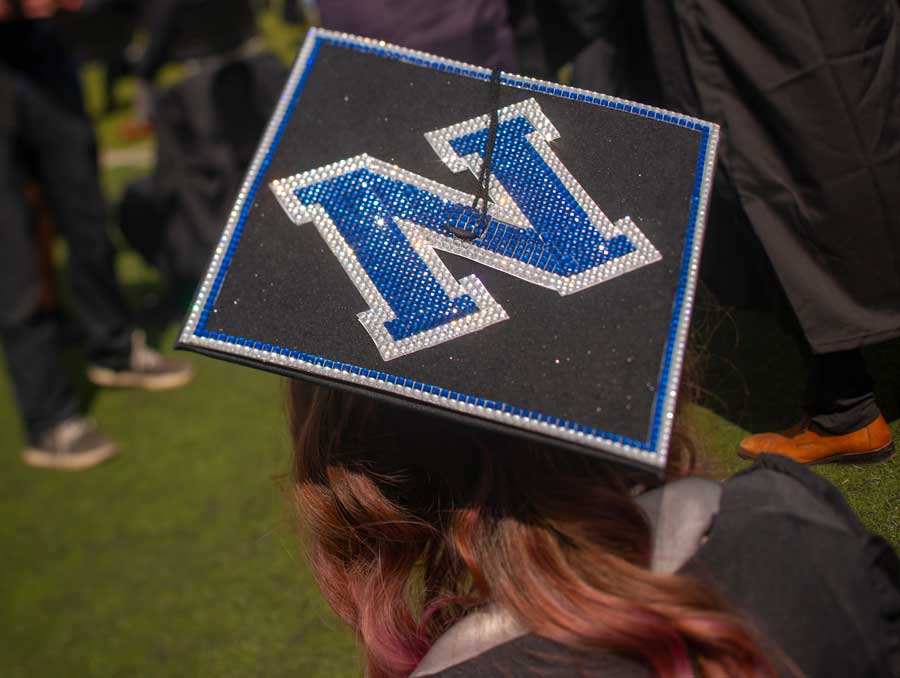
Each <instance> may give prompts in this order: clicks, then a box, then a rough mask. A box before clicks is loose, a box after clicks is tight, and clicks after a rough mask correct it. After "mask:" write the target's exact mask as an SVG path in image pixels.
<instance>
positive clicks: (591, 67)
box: [556, 0, 900, 464]
mask: <svg viewBox="0 0 900 678" xmlns="http://www.w3.org/2000/svg"><path fill="white" fill-rule="evenodd" d="M556 4H557V5H558V8H559V9H560V10H565V12H564V16H565V19H566V21H568V22H569V23H571V24H572V25H573V26H576V27H577V31H575V34H576V35H578V36H580V38H581V39H582V40H587V41H589V44H588V46H587V47H585V48H583V49H582V51H580V52H579V53H578V54H577V55H576V56H575V57H574V65H575V68H574V74H573V76H574V77H573V79H574V82H573V84H575V85H576V86H579V87H586V88H588V89H596V90H598V91H603V92H606V93H608V94H612V95H614V96H621V97H626V98H635V99H638V100H640V101H644V102H649V103H654V104H657V103H658V104H660V105H664V106H666V107H668V108H672V109H674V110H678V111H684V112H686V113H689V114H690V115H695V116H698V117H701V118H705V119H708V120H714V121H715V122H717V123H719V124H720V125H722V129H723V134H722V142H721V147H720V153H719V171H718V173H717V178H716V199H715V200H714V201H713V205H712V213H711V216H710V227H709V230H708V233H707V237H706V247H707V251H709V252H715V255H714V256H709V257H705V258H704V268H703V272H702V275H703V278H704V280H705V281H706V282H707V284H708V285H709V286H710V288H711V289H712V290H713V292H714V293H716V295H717V296H718V297H719V298H720V299H721V300H722V301H723V302H724V303H729V304H732V305H735V306H744V307H748V306H749V307H756V306H762V307H769V308H773V307H774V308H775V309H777V310H779V311H780V310H781V309H783V308H784V309H785V310H786V314H784V315H786V318H785V319H786V320H787V324H788V326H789V327H790V329H791V330H792V331H793V333H794V334H795V335H799V336H800V340H801V342H802V346H803V351H804V353H806V354H807V355H808V356H809V357H810V361H811V370H810V371H811V374H810V376H809V379H808V382H807V390H808V396H807V400H806V403H805V404H804V408H803V409H804V416H803V418H802V419H801V421H799V422H798V423H797V424H796V425H794V426H792V427H790V428H789V429H787V430H785V431H782V432H780V433H762V434H758V435H754V436H750V437H748V438H746V439H745V440H744V441H742V442H741V444H740V446H739V450H738V451H739V454H740V455H741V456H744V457H754V456H756V455H758V454H759V453H761V452H773V453H777V454H781V455H784V456H788V457H790V458H791V459H793V460H795V461H797V462H799V463H803V464H818V463H825V462H867V461H880V460H884V459H886V458H889V457H890V456H891V455H892V454H893V452H894V443H893V440H892V436H891V433H890V430H889V428H888V425H887V422H886V421H885V419H884V417H883V415H882V413H881V410H880V409H879V407H878V404H877V402H876V400H875V394H874V389H873V381H872V378H871V377H870V375H869V373H868V371H867V368H866V362H865V359H864V357H863V353H862V351H861V349H862V348H863V347H865V346H870V345H874V344H877V343H880V342H884V341H887V340H889V339H892V338H896V337H898V336H900V190H897V187H898V186H900V87H898V82H900V9H898V5H897V3H896V2H884V1H883V0H846V1H844V0H842V1H841V2H835V3H806V2H801V1H800V0H789V1H788V2H782V3H775V4H772V3H760V2H754V1H753V0H739V1H737V2H723V1H722V0H699V1H697V2H680V1H679V2H673V3H665V2H658V1H657V0H644V2H642V3H632V2H628V1H627V0H603V1H602V2H587V1H584V0H559V2H558V3H556ZM573 42H574V41H573ZM788 309H789V310H788Z"/></svg>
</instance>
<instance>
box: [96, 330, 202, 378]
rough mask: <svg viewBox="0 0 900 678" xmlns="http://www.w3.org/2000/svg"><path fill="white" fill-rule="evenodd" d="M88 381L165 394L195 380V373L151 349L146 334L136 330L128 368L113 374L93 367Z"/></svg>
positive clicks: (133, 333)
mask: <svg viewBox="0 0 900 678" xmlns="http://www.w3.org/2000/svg"><path fill="white" fill-rule="evenodd" d="M87 377H88V379H89V380H90V381H91V382H93V383H94V384H96V385H97V386H111V387H114V388H142V389H145V390H147V391H165V390H167V389H170V388H178V387H179V386H184V385H185V384H187V383H188V382H189V381H190V380H191V379H193V378H194V369H193V368H192V367H191V365H190V364H189V363H186V362H182V361H180V360H173V359H171V358H166V357H165V356H163V355H162V354H161V353H159V351H156V350H154V349H152V348H150V347H149V346H147V337H146V335H145V334H144V332H143V331H142V330H135V331H134V332H132V333H131V357H130V359H129V365H128V367H126V368H125V369H122V370H114V369H111V368H109V367H103V366H101V365H91V366H90V367H88V369H87Z"/></svg>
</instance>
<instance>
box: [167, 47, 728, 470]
mask: <svg viewBox="0 0 900 678" xmlns="http://www.w3.org/2000/svg"><path fill="white" fill-rule="evenodd" d="M717 137H718V128H717V127H716V126H715V125H713V124H711V123H708V122H703V121H701V120H697V119H693V118H688V117H685V116H683V115H680V114H677V113H671V112H667V111H663V110H660V109H657V108H652V107H649V106H644V105H641V104H637V103H632V102H628V101H623V100H620V99H616V98H612V97H608V96H604V95H602V94H596V93H593V92H587V91H584V90H579V89H574V88H571V87H565V86H562V85H558V84H552V83H549V82H542V81H538V80H534V79H531V78H526V77H521V76H516V75H511V74H508V73H499V72H497V71H494V72H493V73H492V72H491V71H490V70H487V69H483V68H478V67H475V66H470V65H466V64H463V63H459V62H455V61H450V60H447V59H443V58H440V57H436V56H432V55H429V54H424V53H422V52H417V51H413V50H409V49H405V48H402V47H396V46H393V45H389V44H385V43H383V42H378V41H374V40H370V39H365V38H359V37H354V36H350V35H346V34H341V33H334V32H330V31H325V30H317V29H313V30H310V32H309V33H308V36H307V38H306V41H305V42H304V44H303V47H302V49H301V51H300V54H299V57H298V59H297V62H296V65H295V66H294V68H293V71H292V74H291V76H290V79H289V81H288V83H287V86H286V88H285V90H284V93H283V95H282V97H281V99H280V102H279V105H278V107H277V110H276V111H275V113H274V116H273V118H272V120H271V122H270V124H269V126H268V129H267V131H266V133H265V135H264V137H263V140H262V142H261V145H260V147H259V150H258V152H257V154H256V157H255V159H254V161H253V164H252V166H251V167H250V170H249V173H248V175H247V178H246V181H245V183H244V185H243V188H242V189H241V191H240V194H239V195H238V198H237V201H236V203H235V205H234V208H233V210H232V211H231V214H230V217H229V219H228V223H227V224H226V225H225V229H224V232H223V234H222V238H221V240H220V242H219V245H218V247H217V248H216V250H215V252H214V254H213V257H212V261H211V263H210V266H209V270H208V272H207V274H206V277H205V279H204V280H203V282H202V284H201V285H200V288H199V290H198V292H197V296H196V299H195V301H194V304H193V307H192V309H191V311H190V314H189V317H188V319H187V323H186V325H185V327H184V330H183V332H182V334H181V337H180V340H179V347H180V348H187V349H191V350H195V351H199V352H201V353H205V354H208V355H211V356H214V357H217V358H222V359H225V360H229V361H232V362H237V363H242V364H247V365H250V366H253V367H257V368H261V369H264V370H269V371H272V372H276V373H280V374H284V375H288V376H291V377H299V378H303V379H308V380H312V381H315V382H318V383H326V384H329V385H332V386H336V387H342V388H348V389H352V390H356V391H362V392H365V393H366V394H369V395H371V396H373V397H382V398H387V399H389V400H391V401H394V402H399V403H405V404H407V405H409V406H411V407H414V408H420V409H424V410H428V411H431V412H438V413H441V414H444V415H446V416H449V417H456V418H458V419H460V420H461V421H464V422H465V423H466V424H469V425H476V426H485V427H491V428H501V429H503V430H507V431H509V432H512V433H514V434H518V435H522V436H531V437H538V438H540V439H541V440H544V441H549V442H553V443H556V444H558V445H562V446H567V447H572V448H576V449H578V450H580V451H584V452H588V453H593V454H600V455H606V456H610V457H612V458H615V459H617V460H620V461H625V462H628V463H634V464H637V465H640V466H641V467H644V468H647V467H650V468H656V469H658V468H662V467H663V466H664V464H665V460H666V453H667V448H668V442H669V438H670V434H671V429H672V419H673V414H674V408H675V401H676V397H677V390H678V383H679V374H680V371H681V364H682V359H683V355H684V349H685V343H686V339H687V331H688V325H689V319H690V315H691V306H692V302H693V295H694V289H695V285H696V280H697V274H698V264H699V256H700V246H701V241H702V234H703V228H704V222H705V216H706V206H707V202H708V200H709V193H710V187H711V182H712V174H713V166H714V160H715V149H716V142H717Z"/></svg>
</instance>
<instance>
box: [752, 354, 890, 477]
mask: <svg viewBox="0 0 900 678" xmlns="http://www.w3.org/2000/svg"><path fill="white" fill-rule="evenodd" d="M806 414H807V417H806V418H805V419H804V420H803V421H802V422H800V423H799V424H797V425H796V426H793V427H792V428H790V429H788V430H787V431H782V432H780V433H759V434H757V435H753V436H750V437H748V438H745V439H744V440H742V441H741V444H740V446H739V448H738V454H740V455H741V456H743V457H755V456H756V455H758V454H762V453H765V452H768V453H772V454H779V455H782V456H785V457H790V458H791V459H793V460H794V461H797V462H799V463H801V464H822V463H827V462H873V461H881V460H884V459H888V458H889V457H890V456H891V455H892V454H893V452H894V442H893V438H892V436H891V431H890V429H889V428H888V425H887V422H886V421H885V420H884V417H883V416H881V411H880V410H879V409H878V404H877V403H876V402H875V394H874V392H873V391H872V379H871V377H869V374H868V371H867V370H866V363H865V360H864V358H863V355H862V352H861V351H859V350H852V351H840V352H836V353H826V354H821V355H816V356H814V357H813V363H812V374H811V378H810V382H809V394H808V396H807V404H806Z"/></svg>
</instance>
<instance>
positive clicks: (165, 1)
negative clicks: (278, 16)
mask: <svg viewBox="0 0 900 678" xmlns="http://www.w3.org/2000/svg"><path fill="white" fill-rule="evenodd" d="M140 4H141V19H140V27H141V29H142V30H143V31H144V32H146V35H147V40H148V42H147V45H146V47H145V48H144V49H143V52H142V53H141V55H140V57H139V58H138V59H137V62H136V63H135V66H134V73H135V75H136V76H137V79H138V80H137V91H136V94H135V110H134V117H133V118H132V119H131V120H129V121H126V123H125V125H124V126H123V128H122V134H123V136H125V137H126V138H128V139H132V140H136V139H140V138H143V137H145V136H147V135H148V134H149V133H150V131H151V130H152V127H153V106H154V99H155V98H156V96H157V95H156V79H157V75H158V74H159V71H160V69H161V68H162V67H163V66H164V65H165V64H168V63H181V64H188V65H189V66H190V67H191V70H192V71H196V70H199V69H200V68H202V67H203V65H204V64H203V63H202V62H203V61H204V60H207V59H210V58H222V57H225V56H227V55H229V54H231V53H235V52H237V51H238V50H239V49H241V48H243V47H245V44H246V43H247V42H248V41H249V40H251V39H252V38H254V37H255V36H256V20H255V15H254V12H253V7H252V3H251V2H250V0H143V2H141V3H140Z"/></svg>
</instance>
